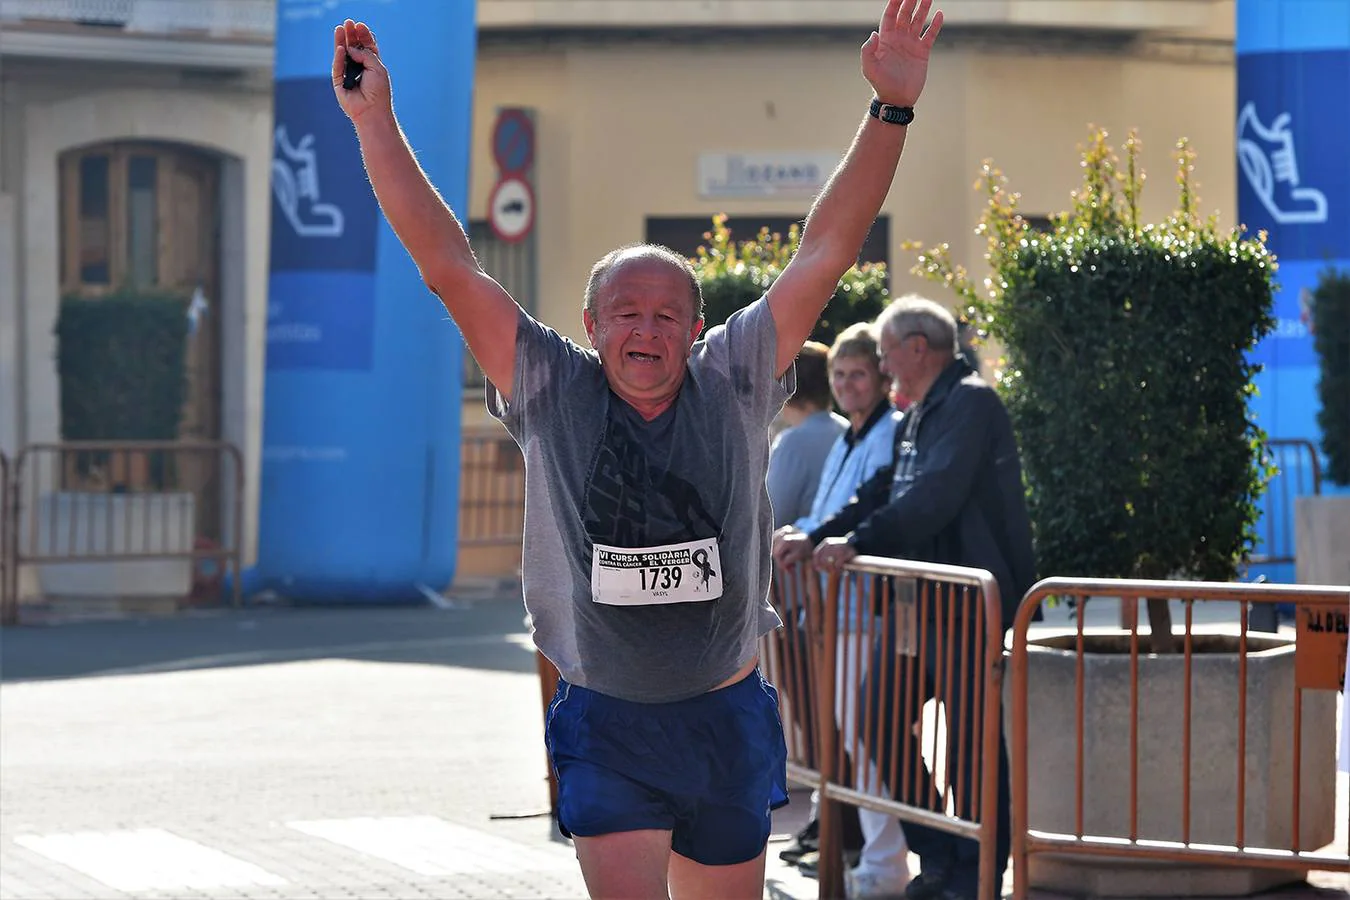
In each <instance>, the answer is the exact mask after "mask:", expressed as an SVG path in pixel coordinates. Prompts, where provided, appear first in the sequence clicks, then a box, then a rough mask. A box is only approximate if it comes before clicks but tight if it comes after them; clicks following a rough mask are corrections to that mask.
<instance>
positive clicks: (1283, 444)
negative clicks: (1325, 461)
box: [1250, 438, 1322, 565]
mask: <svg viewBox="0 0 1350 900" xmlns="http://www.w3.org/2000/svg"><path fill="white" fill-rule="evenodd" d="M1266 447H1267V450H1268V452H1269V454H1270V460H1271V462H1272V463H1274V465H1275V474H1274V476H1273V477H1272V478H1271V480H1270V484H1269V485H1268V486H1267V488H1266V493H1265V496H1264V497H1263V498H1262V506H1263V508H1264V512H1265V515H1264V516H1262V519H1263V521H1262V523H1261V529H1262V542H1261V546H1260V548H1258V551H1257V552H1256V553H1254V554H1252V558H1251V560H1250V563H1251V565H1263V564H1272V565H1273V564H1279V563H1292V562H1294V556H1295V553H1294V499H1295V498H1297V497H1302V496H1304V495H1307V494H1320V493H1322V463H1321V460H1320V459H1319V458H1318V456H1317V448H1316V447H1315V446H1313V443H1312V441H1309V440H1305V439H1303V438H1278V439H1272V440H1270V441H1267V442H1266Z"/></svg>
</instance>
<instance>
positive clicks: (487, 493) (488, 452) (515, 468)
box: [459, 428, 525, 548]
mask: <svg viewBox="0 0 1350 900" xmlns="http://www.w3.org/2000/svg"><path fill="white" fill-rule="evenodd" d="M524 517H525V461H524V460H523V459H522V458H521V455H520V448H519V447H517V446H516V442H515V441H514V440H513V439H512V438H511V436H510V435H509V434H507V433H506V431H505V430H504V429H501V428H496V429H492V430H479V431H465V432H464V434H463V436H462V439H461V444H460V498H459V543H460V545H461V546H465V547H478V546H493V545H507V546H511V547H515V548H519V547H520V542H521V540H522V538H523V535H524V530H523V529H524Z"/></svg>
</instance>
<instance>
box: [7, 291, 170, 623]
mask: <svg viewBox="0 0 1350 900" xmlns="http://www.w3.org/2000/svg"><path fill="white" fill-rule="evenodd" d="M187 328H188V319H187V299H186V298H184V297H180V296H177V295H173V294H158V293H150V292H145V291H131V290H123V291H118V292H115V293H113V294H109V295H106V296H102V297H76V296H71V297H65V298H63V299H62V301H61V306H60V313H59V315H58V318H57V325H56V334H57V371H58V374H59V377H60V385H61V437H62V439H63V440H64V441H91V442H120V441H171V440H175V439H177V437H178V429H179V424H180V421H181V418H182V410H183V403H184V398H185V396H186V388H187V379H186V363H185V360H186V352H187V346H186V342H187ZM44 474H48V473H44ZM49 474H50V477H51V479H52V481H53V482H54V483H52V484H51V485H50V487H51V488H52V489H51V490H49V491H46V492H45V493H44V494H42V496H41V497H39V498H38V504H37V507H38V508H37V510H36V513H37V519H36V523H35V527H36V530H37V533H36V534H35V535H34V537H35V538H36V540H37V542H38V546H39V550H40V552H42V553H44V554H69V555H71V556H82V555H83V556H87V555H95V554H97V555H112V556H117V555H119V554H138V553H141V554H144V553H175V554H178V553H184V554H185V553H189V552H190V551H191V550H192V546H193V540H194V536H195V531H196V502H195V497H194V495H193V494H192V493H191V492H188V491H178V490H175V489H174V488H175V481H176V477H175V475H176V473H175V471H174V465H173V459H172V456H171V455H170V454H167V453H163V452H146V451H126V450H122V451H114V452H108V451H101V450H83V451H78V452H73V453H65V454H63V455H62V457H61V459H60V471H58V472H52V473H49ZM191 574H192V567H191V561H190V560H189V559H172V560H156V559H127V560H116V559H114V560H111V561H97V562H94V561H91V562H87V563H60V564H50V565H45V566H42V567H41V569H40V573H39V578H40V581H41V585H42V589H43V593H44V594H46V595H47V596H57V597H108V596H117V597H138V598H140V597H153V596H171V597H180V596H185V595H186V594H188V593H189V591H190V589H191Z"/></svg>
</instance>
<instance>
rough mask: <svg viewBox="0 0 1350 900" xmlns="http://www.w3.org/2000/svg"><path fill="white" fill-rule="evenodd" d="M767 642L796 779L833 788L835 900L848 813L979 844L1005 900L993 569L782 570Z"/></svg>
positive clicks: (824, 883)
mask: <svg viewBox="0 0 1350 900" xmlns="http://www.w3.org/2000/svg"><path fill="white" fill-rule="evenodd" d="M775 576H776V577H775V598H776V602H777V604H778V609H779V613H780V615H781V616H782V617H783V619H784V623H785V627H784V628H783V629H781V630H780V631H779V632H776V633H775V634H774V635H770V636H769V638H768V641H767V649H766V652H765V653H764V659H765V660H766V669H767V674H768V675H769V677H770V679H771V680H772V681H773V682H774V683H775V684H776V685H777V686H778V688H779V691H780V703H781V707H782V711H783V713H784V728H785V730H786V731H787V736H788V747H789V752H788V756H789V776H790V777H792V778H793V779H794V780H797V781H799V782H803V783H806V784H811V785H813V786H815V787H817V788H818V789H819V791H820V797H821V804H820V814H819V818H820V838H819V840H820V866H819V869H818V873H817V874H818V877H819V883H820V896H821V897H840V896H843V874H844V872H843V865H844V863H843V854H842V848H841V843H840V831H839V825H838V808H837V804H839V803H844V804H848V805H851V806H856V807H860V808H867V809H872V810H876V811H879V812H883V813H887V814H890V815H894V816H897V817H898V818H900V819H902V820H904V821H906V822H911V823H915V824H919V825H924V826H928V827H931V828H935V829H939V830H942V831H947V832H950V833H952V834H956V835H961V836H964V837H968V838H971V839H974V840H975V841H977V842H978V844H979V895H980V897H981V898H987V900H993V898H994V895H995V892H994V884H995V877H996V872H995V860H996V840H997V829H998V820H997V815H996V811H997V803H998V762H999V751H1000V749H1001V748H1000V716H1001V713H1002V708H1001V707H1002V694H1003V691H1002V685H1003V627H1002V613H1001V605H1000V600H999V592H998V585H997V583H996V582H995V581H994V579H993V576H992V575H990V574H989V573H988V572H985V571H982V570H978V569H968V568H961V567H956V566H944V565H938V564H929V563H916V562H909V561H903V560H892V559H883V558H880V557H858V558H856V559H855V560H853V562H851V563H850V564H849V565H848V566H847V567H846V568H845V570H844V571H843V572H842V573H841V574H836V575H831V576H830V577H829V578H828V579H824V580H825V588H824V590H823V591H822V590H821V589H820V583H821V581H822V579H823V576H821V575H820V574H819V573H817V572H815V571H813V570H811V569H810V568H809V564H808V565H802V566H798V567H794V569H792V570H790V571H783V570H781V569H780V570H778V571H777V572H776V573H775Z"/></svg>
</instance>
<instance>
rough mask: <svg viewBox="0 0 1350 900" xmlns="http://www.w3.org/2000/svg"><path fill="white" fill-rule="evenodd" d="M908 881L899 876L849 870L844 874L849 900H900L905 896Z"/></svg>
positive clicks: (845, 888) (845, 894)
mask: <svg viewBox="0 0 1350 900" xmlns="http://www.w3.org/2000/svg"><path fill="white" fill-rule="evenodd" d="M906 880H907V879H905V878H902V877H900V876H898V875H887V874H884V873H881V872H866V871H864V872H860V871H858V870H857V869H849V870H848V871H847V872H845V873H844V896H845V897H846V898H848V900H900V898H902V897H904V896H905V882H906Z"/></svg>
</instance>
